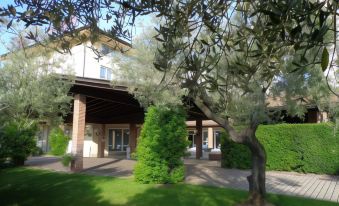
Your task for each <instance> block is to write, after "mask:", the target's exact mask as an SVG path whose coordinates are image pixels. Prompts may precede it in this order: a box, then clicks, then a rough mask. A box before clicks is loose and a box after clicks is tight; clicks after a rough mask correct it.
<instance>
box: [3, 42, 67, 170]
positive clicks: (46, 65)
mask: <svg viewBox="0 0 339 206" xmlns="http://www.w3.org/2000/svg"><path fill="white" fill-rule="evenodd" d="M19 39H21V38H19ZM13 42H20V40H18V39H17V41H13ZM19 45H20V47H16V46H13V47H12V48H13V49H16V50H15V51H13V52H10V53H8V54H6V55H4V56H2V57H1V58H2V62H1V63H2V64H1V66H0V130H3V132H2V133H1V135H0V148H1V150H2V152H1V154H0V159H1V158H7V157H10V158H11V160H12V161H13V162H14V163H15V164H19V165H22V164H23V163H24V161H25V160H26V158H27V157H28V156H29V155H30V154H32V153H33V152H34V151H35V150H36V140H35V136H36V132H37V129H38V127H37V124H38V123H39V122H41V121H44V122H48V123H50V124H51V125H52V126H56V125H58V124H59V123H60V122H61V121H62V118H63V117H64V116H65V115H66V114H67V113H68V112H69V110H70V101H71V99H72V98H71V97H70V96H68V92H69V89H70V87H71V85H72V79H73V78H72V77H71V76H67V75H66V76H61V75H59V74H56V73H55V70H56V69H58V68H59V67H60V61H59V59H57V58H52V57H51V55H50V54H51V52H52V51H49V50H48V49H44V48H39V47H35V48H34V47H33V48H30V49H25V48H26V47H24V48H23V47H21V46H27V45H25V44H19Z"/></svg>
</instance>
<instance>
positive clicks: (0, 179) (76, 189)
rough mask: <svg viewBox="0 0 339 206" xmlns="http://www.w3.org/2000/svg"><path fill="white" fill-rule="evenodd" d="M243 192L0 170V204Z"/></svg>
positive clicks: (179, 198)
mask: <svg viewBox="0 0 339 206" xmlns="http://www.w3.org/2000/svg"><path fill="white" fill-rule="evenodd" d="M246 196H247V193H246V192H244V191H238V190H231V189H223V188H217V187H207V186H193V185H187V184H176V185H143V184H138V183H135V182H134V181H133V180H132V179H121V178H112V177H97V176H89V175H80V174H63V173H56V172H50V171H44V170H34V169H27V168H15V169H5V170H0V205H58V206H65V205H145V206H150V205H152V206H153V205H161V206H166V205H174V206H179V205H189V206H194V205H204V206H207V205H223V206H227V205H233V204H235V203H236V202H240V201H243V200H244V199H245V198H246ZM269 199H270V201H271V202H273V203H274V204H275V205H277V206H303V205H305V206H319V205H321V206H332V205H333V206H334V205H338V204H336V203H332V202H323V201H316V200H310V199H302V198H296V197H287V196H281V195H269Z"/></svg>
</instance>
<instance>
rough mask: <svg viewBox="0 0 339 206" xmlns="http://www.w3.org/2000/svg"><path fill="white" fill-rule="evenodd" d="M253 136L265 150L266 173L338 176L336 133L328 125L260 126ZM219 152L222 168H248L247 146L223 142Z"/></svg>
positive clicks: (338, 137)
mask: <svg viewBox="0 0 339 206" xmlns="http://www.w3.org/2000/svg"><path fill="white" fill-rule="evenodd" d="M256 135H257V137H258V139H259V141H260V142H261V143H262V144H263V145H264V147H265V149H266V153H267V164H266V166H267V169H268V170H281V171H296V172H305V173H323V174H339V158H338V157H339V133H338V132H337V133H334V128H333V125H332V124H329V123H322V124H278V125H261V126H260V127H259V128H258V130H257V133H256ZM222 151H223V154H222V156H223V161H222V166H224V167H234V168H244V167H243V166H244V165H245V166H246V167H245V168H250V165H249V164H248V162H249V161H250V159H249V158H250V156H248V154H249V153H250V152H249V150H248V149H247V147H244V146H243V145H234V143H233V144H230V143H228V142H227V140H226V141H224V144H222ZM240 162H241V163H240ZM239 165H240V167H239Z"/></svg>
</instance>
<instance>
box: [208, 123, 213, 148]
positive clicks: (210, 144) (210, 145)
mask: <svg viewBox="0 0 339 206" xmlns="http://www.w3.org/2000/svg"><path fill="white" fill-rule="evenodd" d="M213 141H214V140H213V128H212V127H209V128H208V148H213Z"/></svg>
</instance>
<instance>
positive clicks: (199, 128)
mask: <svg viewBox="0 0 339 206" xmlns="http://www.w3.org/2000/svg"><path fill="white" fill-rule="evenodd" d="M195 126H196V130H197V133H196V135H195V139H194V142H195V148H196V151H195V158H196V159H200V158H201V157H202V120H201V119H199V120H196V124H195Z"/></svg>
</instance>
